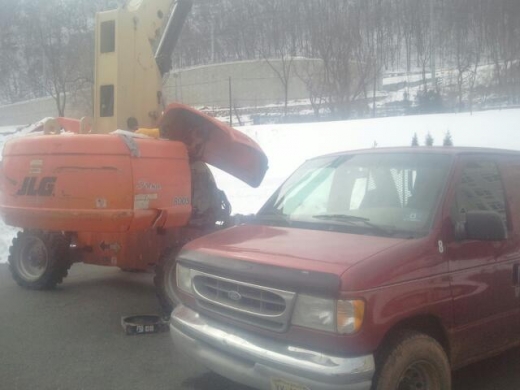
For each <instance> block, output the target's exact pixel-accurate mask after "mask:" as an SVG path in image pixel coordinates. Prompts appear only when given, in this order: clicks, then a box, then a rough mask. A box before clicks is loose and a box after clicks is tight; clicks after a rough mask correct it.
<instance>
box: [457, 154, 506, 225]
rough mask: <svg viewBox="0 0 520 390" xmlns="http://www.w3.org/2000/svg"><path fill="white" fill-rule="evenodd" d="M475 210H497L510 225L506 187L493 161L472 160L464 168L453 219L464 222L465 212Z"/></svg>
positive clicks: (458, 187)
mask: <svg viewBox="0 0 520 390" xmlns="http://www.w3.org/2000/svg"><path fill="white" fill-rule="evenodd" d="M474 210H482V211H495V212H497V213H498V214H500V215H501V216H502V219H503V220H504V223H505V224H506V226H509V225H508V223H507V213H506V201H505V196H504V187H503V185H502V180H501V177H500V173H499V171H498V167H497V165H496V163H495V162H493V161H489V160H488V161H485V160H484V161H471V162H468V163H467V164H466V166H465V167H464V168H463V170H462V174H461V177H460V181H459V184H458V186H457V189H456V192H455V200H454V203H453V205H452V208H451V218H452V221H453V222H455V223H456V222H464V221H465V220H466V217H465V214H466V213H467V212H468V211H474Z"/></svg>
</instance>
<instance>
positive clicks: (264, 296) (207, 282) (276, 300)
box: [194, 276, 285, 315]
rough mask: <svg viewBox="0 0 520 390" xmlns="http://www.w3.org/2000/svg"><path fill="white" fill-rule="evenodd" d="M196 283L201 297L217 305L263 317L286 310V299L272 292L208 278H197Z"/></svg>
mask: <svg viewBox="0 0 520 390" xmlns="http://www.w3.org/2000/svg"><path fill="white" fill-rule="evenodd" d="M194 282H195V286H196V288H197V291H199V292H200V293H201V295H203V296H204V297H206V298H208V299H209V300H211V301H213V302H216V303H221V304H224V305H226V306H230V307H235V308H237V309H241V310H245V311H251V312H254V313H258V314H262V315H279V314H282V313H283V312H284V310H285V301H284V299H283V298H282V297H281V296H279V295H277V294H274V293H272V292H270V291H265V290H261V289H259V288H253V287H249V286H244V285H241V284H237V283H232V282H228V281H224V280H219V279H215V278H210V277H208V276H199V277H196V278H195V279H194Z"/></svg>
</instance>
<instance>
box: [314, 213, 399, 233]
mask: <svg viewBox="0 0 520 390" xmlns="http://www.w3.org/2000/svg"><path fill="white" fill-rule="evenodd" d="M312 218H316V219H323V220H331V221H340V222H347V223H352V224H355V223H356V222H361V223H362V224H363V225H365V226H366V227H368V228H370V229H371V230H372V231H374V232H376V233H380V234H382V235H384V236H393V235H394V232H393V231H391V230H387V229H385V228H383V227H381V226H379V225H376V224H374V223H371V222H370V219H369V218H364V217H358V216H356V215H348V214H317V215H313V216H312Z"/></svg>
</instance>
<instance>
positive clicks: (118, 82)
mask: <svg viewBox="0 0 520 390" xmlns="http://www.w3.org/2000/svg"><path fill="white" fill-rule="evenodd" d="M172 4H173V10H172V11H171V12H170V9H171V8H172ZM191 6H192V1H191V0H177V1H173V0H131V1H129V2H128V3H127V4H126V5H125V6H123V7H122V8H119V9H117V10H112V11H106V12H100V13H98V14H97V15H96V48H95V50H96V54H95V62H96V64H95V85H94V123H93V132H96V133H108V132H111V131H114V130H116V129H126V128H127V120H128V118H130V117H134V118H136V119H137V121H138V123H139V126H141V127H154V126H156V121H157V119H158V118H159V116H160V114H161V112H162V110H163V108H164V102H163V95H162V76H163V75H164V74H165V73H166V72H168V71H169V70H170V68H171V54H172V52H173V49H174V48H175V45H176V43H177V41H178V38H179V35H180V33H181V30H182V26H183V24H184V21H185V19H186V17H187V16H188V14H189V12H190V10H191ZM168 15H170V17H169V18H168V17H167V16H168ZM156 47H157V51H156V53H155V54H154V49H155V48H156Z"/></svg>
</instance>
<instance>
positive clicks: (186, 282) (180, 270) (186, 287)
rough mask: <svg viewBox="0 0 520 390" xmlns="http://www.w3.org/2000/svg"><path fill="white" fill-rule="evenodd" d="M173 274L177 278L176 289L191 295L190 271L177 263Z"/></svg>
mask: <svg viewBox="0 0 520 390" xmlns="http://www.w3.org/2000/svg"><path fill="white" fill-rule="evenodd" d="M175 274H176V278H177V287H178V288H179V290H182V291H183V292H185V293H187V294H190V295H191V293H192V289H191V269H190V268H188V267H184V266H183V265H180V264H179V263H177V269H176V270H175Z"/></svg>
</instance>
